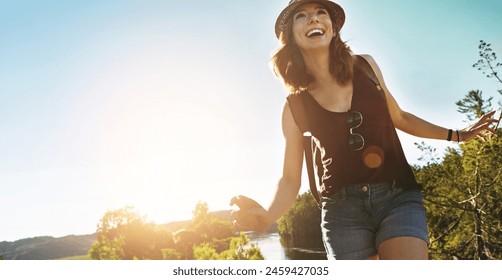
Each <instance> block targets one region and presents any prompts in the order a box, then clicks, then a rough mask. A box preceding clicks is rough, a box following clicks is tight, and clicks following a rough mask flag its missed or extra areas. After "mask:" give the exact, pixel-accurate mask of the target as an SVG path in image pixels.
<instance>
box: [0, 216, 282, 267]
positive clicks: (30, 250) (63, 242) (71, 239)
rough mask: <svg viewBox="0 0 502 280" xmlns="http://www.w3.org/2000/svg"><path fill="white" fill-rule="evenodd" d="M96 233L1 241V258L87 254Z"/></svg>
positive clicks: (177, 225)
mask: <svg viewBox="0 0 502 280" xmlns="http://www.w3.org/2000/svg"><path fill="white" fill-rule="evenodd" d="M211 213H213V214H215V215H216V216H218V217H219V218H221V219H223V220H227V221H231V220H232V217H231V214H230V211H227V210H225V211H215V212H211ZM191 224H192V221H190V220H187V221H178V222H170V223H166V224H161V225H160V226H161V227H163V228H165V229H166V230H168V231H176V230H178V229H180V228H183V227H187V226H190V225H191ZM268 232H277V224H274V226H272V227H271V228H270V229H269V230H268ZM96 239H97V237H96V234H95V233H94V234H87V235H69V236H65V237H59V238H54V237H51V236H41V237H33V238H26V239H21V240H17V241H14V242H8V241H3V242H0V259H1V257H3V259H5V260H55V259H62V258H69V257H74V256H82V255H87V252H88V251H89V249H90V248H91V246H92V244H93V243H94V242H96Z"/></svg>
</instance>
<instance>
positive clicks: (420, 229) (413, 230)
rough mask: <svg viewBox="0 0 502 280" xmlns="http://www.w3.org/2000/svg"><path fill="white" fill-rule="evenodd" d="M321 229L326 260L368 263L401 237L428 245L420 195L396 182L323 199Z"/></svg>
mask: <svg viewBox="0 0 502 280" xmlns="http://www.w3.org/2000/svg"><path fill="white" fill-rule="evenodd" d="M321 229H322V235H323V241H324V246H325V248H326V254H327V258H328V259H341V260H343V259H351V260H355V259H368V258H370V257H372V256H374V255H376V254H377V248H378V245H379V244H380V243H382V242H383V241H385V240H388V239H391V238H394V237H400V236H412V237H417V238H420V239H422V240H424V241H425V242H427V244H429V237H428V233H427V222H426V218H425V207H424V205H423V200H422V193H421V191H419V190H404V189H402V188H400V187H399V186H398V185H397V184H396V183H395V182H393V183H380V184H357V185H349V186H345V187H342V188H341V189H340V190H339V191H337V192H336V193H335V194H334V195H332V196H331V197H329V198H322V221H321Z"/></svg>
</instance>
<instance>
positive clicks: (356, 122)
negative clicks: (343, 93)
mask: <svg viewBox="0 0 502 280" xmlns="http://www.w3.org/2000/svg"><path fill="white" fill-rule="evenodd" d="M361 123H363V116H362V115H361V113H359V112H356V111H352V112H351V113H350V114H348V115H347V125H348V126H349V127H350V128H355V127H358V126H360V125H361Z"/></svg>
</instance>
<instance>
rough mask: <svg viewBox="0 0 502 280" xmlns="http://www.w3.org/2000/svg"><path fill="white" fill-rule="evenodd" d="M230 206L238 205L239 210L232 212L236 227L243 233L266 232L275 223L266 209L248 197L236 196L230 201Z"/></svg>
mask: <svg viewBox="0 0 502 280" xmlns="http://www.w3.org/2000/svg"><path fill="white" fill-rule="evenodd" d="M230 205H231V206H233V205H237V206H238V207H239V210H236V211H232V217H233V218H234V220H235V221H234V227H235V228H236V229H237V230H241V231H247V230H252V231H258V232H264V231H265V230H266V229H268V228H269V227H270V226H271V225H272V223H273V222H274V221H272V218H271V217H270V214H269V212H268V211H267V210H265V208H263V207H262V206H261V205H260V204H259V203H258V202H256V201H254V200H253V199H251V198H249V197H246V196H242V195H239V196H235V197H233V198H232V200H231V201H230Z"/></svg>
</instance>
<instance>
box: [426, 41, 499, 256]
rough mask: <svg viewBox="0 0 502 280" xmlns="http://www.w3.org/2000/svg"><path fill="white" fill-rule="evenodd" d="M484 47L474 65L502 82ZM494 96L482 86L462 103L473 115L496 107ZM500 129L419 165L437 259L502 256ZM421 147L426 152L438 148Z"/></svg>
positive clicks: (482, 45)
mask: <svg viewBox="0 0 502 280" xmlns="http://www.w3.org/2000/svg"><path fill="white" fill-rule="evenodd" d="M479 49H480V52H479V53H480V60H479V61H478V62H477V63H476V64H474V65H473V67H476V68H477V69H478V70H481V71H483V74H485V75H486V76H487V77H488V78H495V79H497V80H498V81H499V82H500V83H502V81H501V80H500V78H499V75H498V73H497V72H496V70H497V68H498V67H500V66H502V64H500V63H498V62H496V60H497V56H496V54H495V53H494V52H493V51H492V49H491V47H490V44H487V43H485V42H484V41H481V43H480V45H479ZM499 93H502V91H500V90H499ZM491 100H492V97H490V98H488V99H486V100H485V99H484V98H483V97H482V94H481V91H479V90H477V91H471V92H469V93H468V94H467V95H466V96H465V97H464V99H462V100H460V101H458V102H457V103H456V104H457V106H458V107H459V112H461V113H463V114H464V115H465V116H466V117H467V118H468V119H469V120H473V119H476V118H479V117H481V116H482V115H484V114H486V113H487V112H488V111H490V110H492V108H491ZM496 129H497V128H496ZM496 131H497V136H492V137H488V140H487V141H482V140H480V139H476V140H473V141H470V142H468V143H464V144H461V145H460V146H459V148H458V149H454V148H449V149H448V150H447V151H446V154H445V155H444V157H443V158H442V161H438V160H430V161H427V162H426V164H425V165H424V166H422V167H416V175H417V179H418V180H419V181H420V182H422V183H423V184H424V197H425V205H426V208H427V210H428V226H429V231H430V237H431V250H430V252H431V257H432V258H435V259H452V258H454V259H502V225H501V224H502V205H501V204H500V202H499V201H500V198H501V197H502V180H501V175H502V165H501V162H502V153H501V151H502V140H501V138H500V136H502V131H501V130H500V129H497V130H496ZM418 146H419V148H420V149H421V150H422V151H423V152H431V151H432V149H430V148H428V147H427V146H425V145H424V144H422V145H418ZM429 158H432V159H438V157H436V156H430V157H429Z"/></svg>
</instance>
